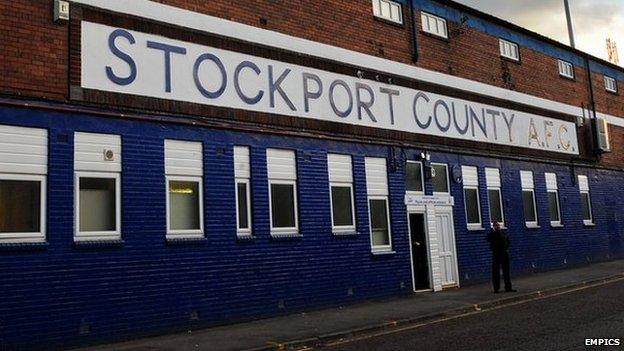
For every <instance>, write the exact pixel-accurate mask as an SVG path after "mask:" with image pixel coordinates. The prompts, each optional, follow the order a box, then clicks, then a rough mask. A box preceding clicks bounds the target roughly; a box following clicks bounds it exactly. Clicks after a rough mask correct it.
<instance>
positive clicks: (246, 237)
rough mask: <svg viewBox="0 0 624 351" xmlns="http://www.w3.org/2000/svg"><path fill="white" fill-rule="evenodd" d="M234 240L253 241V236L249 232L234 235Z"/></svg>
mask: <svg viewBox="0 0 624 351" xmlns="http://www.w3.org/2000/svg"><path fill="white" fill-rule="evenodd" d="M236 239H238V240H253V239H255V236H253V234H251V232H247V233H240V232H239V233H236Z"/></svg>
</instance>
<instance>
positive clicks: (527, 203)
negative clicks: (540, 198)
mask: <svg viewBox="0 0 624 351" xmlns="http://www.w3.org/2000/svg"><path fill="white" fill-rule="evenodd" d="M522 206H523V208H524V220H525V221H526V222H536V221H537V218H535V217H536V215H535V203H534V202H533V192H532V191H522Z"/></svg>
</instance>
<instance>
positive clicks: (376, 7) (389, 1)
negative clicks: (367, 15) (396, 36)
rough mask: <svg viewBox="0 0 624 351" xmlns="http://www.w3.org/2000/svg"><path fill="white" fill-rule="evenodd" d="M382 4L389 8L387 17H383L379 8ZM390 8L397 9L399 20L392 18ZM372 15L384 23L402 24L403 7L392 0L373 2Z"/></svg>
mask: <svg viewBox="0 0 624 351" xmlns="http://www.w3.org/2000/svg"><path fill="white" fill-rule="evenodd" d="M383 4H387V5H388V6H389V8H390V14H389V15H388V16H384V15H383V13H382V10H381V7H382V5H383ZM392 7H395V8H398V10H399V18H392ZM373 15H375V17H378V18H381V19H384V20H386V21H390V22H394V23H398V24H403V5H402V4H401V3H399V2H397V1H392V0H373Z"/></svg>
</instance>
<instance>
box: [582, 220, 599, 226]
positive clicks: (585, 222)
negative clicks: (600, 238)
mask: <svg viewBox="0 0 624 351" xmlns="http://www.w3.org/2000/svg"><path fill="white" fill-rule="evenodd" d="M583 225H584V226H586V227H595V226H596V223H594V222H589V221H583Z"/></svg>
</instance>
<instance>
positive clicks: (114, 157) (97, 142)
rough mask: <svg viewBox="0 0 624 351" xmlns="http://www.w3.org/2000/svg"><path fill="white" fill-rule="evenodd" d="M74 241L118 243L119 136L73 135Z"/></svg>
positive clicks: (119, 234)
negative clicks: (108, 241) (109, 241)
mask: <svg viewBox="0 0 624 351" xmlns="http://www.w3.org/2000/svg"><path fill="white" fill-rule="evenodd" d="M74 170H75V182H74V185H75V187H76V194H75V196H76V199H75V201H76V205H75V207H74V208H75V211H76V213H75V217H76V218H75V219H76V223H75V234H74V240H75V241H92V240H119V239H121V136H119V135H113V134H95V133H79V132H78V133H76V134H75V136H74Z"/></svg>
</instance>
